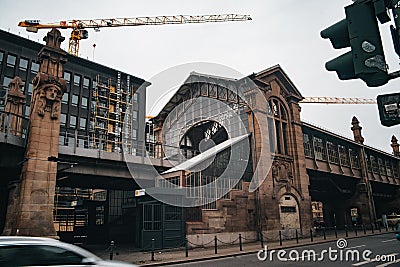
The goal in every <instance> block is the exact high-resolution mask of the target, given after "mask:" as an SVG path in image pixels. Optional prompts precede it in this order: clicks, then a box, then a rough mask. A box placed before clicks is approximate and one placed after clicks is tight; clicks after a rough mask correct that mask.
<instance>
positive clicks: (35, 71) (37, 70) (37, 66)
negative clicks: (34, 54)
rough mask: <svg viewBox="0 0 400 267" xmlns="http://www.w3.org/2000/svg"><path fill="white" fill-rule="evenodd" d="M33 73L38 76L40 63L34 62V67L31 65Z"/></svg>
mask: <svg viewBox="0 0 400 267" xmlns="http://www.w3.org/2000/svg"><path fill="white" fill-rule="evenodd" d="M31 72H32V73H33V74H36V73H38V72H39V64H38V63H36V62H32V65H31Z"/></svg>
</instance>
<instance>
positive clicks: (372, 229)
mask: <svg viewBox="0 0 400 267" xmlns="http://www.w3.org/2000/svg"><path fill="white" fill-rule="evenodd" d="M371 233H374V225H373V224H372V223H371Z"/></svg>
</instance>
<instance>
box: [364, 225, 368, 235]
mask: <svg viewBox="0 0 400 267" xmlns="http://www.w3.org/2000/svg"><path fill="white" fill-rule="evenodd" d="M363 231H364V235H366V234H367V231H366V230H365V224H363Z"/></svg>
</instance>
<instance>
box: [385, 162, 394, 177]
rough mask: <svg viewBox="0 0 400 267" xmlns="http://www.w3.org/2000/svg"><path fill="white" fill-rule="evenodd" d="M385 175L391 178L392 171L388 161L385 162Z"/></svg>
mask: <svg viewBox="0 0 400 267" xmlns="http://www.w3.org/2000/svg"><path fill="white" fill-rule="evenodd" d="M385 162H386V173H387V175H388V176H393V171H392V163H391V162H390V160H386V161H385Z"/></svg>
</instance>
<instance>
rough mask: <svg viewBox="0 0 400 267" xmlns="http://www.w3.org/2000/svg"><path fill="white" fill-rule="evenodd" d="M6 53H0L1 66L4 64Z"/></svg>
mask: <svg viewBox="0 0 400 267" xmlns="http://www.w3.org/2000/svg"><path fill="white" fill-rule="evenodd" d="M3 58H4V52H1V51H0V65H2V64H3Z"/></svg>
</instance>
